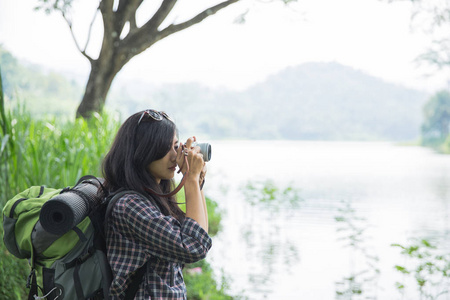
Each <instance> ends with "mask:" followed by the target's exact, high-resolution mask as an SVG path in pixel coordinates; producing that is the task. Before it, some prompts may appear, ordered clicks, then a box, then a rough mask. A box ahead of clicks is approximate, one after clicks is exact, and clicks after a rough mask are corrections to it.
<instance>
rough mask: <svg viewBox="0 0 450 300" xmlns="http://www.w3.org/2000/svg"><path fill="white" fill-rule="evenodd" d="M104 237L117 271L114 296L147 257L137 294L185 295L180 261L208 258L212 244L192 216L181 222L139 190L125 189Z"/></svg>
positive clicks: (146, 296)
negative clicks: (146, 197)
mask: <svg viewBox="0 0 450 300" xmlns="http://www.w3.org/2000/svg"><path fill="white" fill-rule="evenodd" d="M106 242H107V249H108V260H109V263H110V265H111V268H112V270H113V274H114V277H113V282H112V284H111V287H110V299H123V298H124V297H125V291H126V288H127V287H128V285H129V284H130V281H131V278H130V276H131V275H132V274H133V272H134V271H136V270H137V269H138V268H139V267H141V266H143V265H144V264H145V263H146V262H147V261H148V265H147V272H146V273H145V276H144V279H143V283H142V284H141V285H140V286H139V290H138V292H137V294H136V297H135V299H186V286H185V284H184V280H183V275H182V272H181V270H182V265H183V264H185V263H192V262H196V261H198V260H201V259H203V258H205V256H206V253H207V252H208V250H209V249H210V248H211V245H212V241H211V238H210V237H209V236H208V234H207V233H206V231H205V230H204V229H203V228H201V227H200V225H199V224H198V223H197V222H195V221H194V220H193V219H190V218H185V220H184V221H183V223H182V224H180V222H179V221H178V220H176V219H175V218H173V217H172V216H165V215H163V214H162V213H161V212H160V210H159V209H158V208H157V207H156V206H155V205H154V204H153V202H151V201H149V200H148V199H144V198H142V196H140V195H137V194H126V195H124V196H122V197H121V198H120V199H119V200H118V201H117V203H116V205H115V206H114V208H113V210H112V214H111V216H110V218H109V221H108V229H107V237H106Z"/></svg>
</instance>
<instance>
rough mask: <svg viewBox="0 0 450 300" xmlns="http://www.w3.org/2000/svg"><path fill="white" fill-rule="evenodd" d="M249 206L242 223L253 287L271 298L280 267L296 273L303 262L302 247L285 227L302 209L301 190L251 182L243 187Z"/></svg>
mask: <svg viewBox="0 0 450 300" xmlns="http://www.w3.org/2000/svg"><path fill="white" fill-rule="evenodd" d="M241 191H242V194H243V195H244V199H245V201H246V203H248V204H249V207H248V209H247V218H246V222H244V223H243V224H241V230H240V232H241V237H242V238H243V240H244V241H245V244H246V247H245V251H246V253H245V257H246V259H247V261H249V262H250V263H251V264H252V265H253V266H259V267H256V268H252V270H250V271H249V272H248V282H249V283H250V285H251V287H250V289H251V290H253V291H254V292H257V293H258V294H260V295H265V297H267V296H268V295H270V294H271V293H272V291H273V287H272V284H271V283H272V282H273V276H274V274H275V273H276V272H275V271H276V269H278V268H280V266H282V268H283V272H286V273H288V274H292V273H293V270H292V269H291V267H292V266H295V265H296V263H297V262H299V261H300V256H299V249H298V248H297V245H296V244H295V242H294V241H292V239H293V238H294V237H292V236H289V235H287V234H285V232H284V231H283V228H284V227H285V226H286V225H287V222H288V221H287V220H290V218H291V217H292V214H293V211H294V210H296V209H299V208H300V202H301V201H302V199H301V197H300V192H299V190H297V189H295V188H293V187H292V186H286V187H281V186H280V185H277V184H275V182H274V181H272V180H266V181H248V182H247V183H246V184H245V185H244V186H242V187H241Z"/></svg>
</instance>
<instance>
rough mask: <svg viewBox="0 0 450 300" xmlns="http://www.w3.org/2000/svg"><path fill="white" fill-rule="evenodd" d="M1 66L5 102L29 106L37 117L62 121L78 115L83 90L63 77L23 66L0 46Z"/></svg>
mask: <svg viewBox="0 0 450 300" xmlns="http://www.w3.org/2000/svg"><path fill="white" fill-rule="evenodd" d="M0 65H1V66H2V74H3V78H4V96H5V98H6V99H5V103H8V102H12V103H11V105H12V106H15V107H17V106H18V102H19V101H21V102H23V103H25V104H26V107H27V109H28V110H29V111H32V112H33V118H36V117H39V118H43V117H45V116H47V115H53V116H58V117H59V118H61V117H65V118H67V117H68V116H72V115H74V112H75V110H76V107H77V105H78V102H79V101H80V99H81V95H82V88H81V86H79V84H78V83H76V82H75V81H74V80H69V79H67V78H65V77H64V76H62V75H61V74H58V73H55V72H52V71H45V70H44V69H42V68H40V67H37V66H34V65H26V64H23V63H20V62H19V61H18V60H17V59H16V58H15V57H14V56H13V55H12V54H11V53H10V52H8V51H7V50H6V49H4V48H3V47H1V46H0Z"/></svg>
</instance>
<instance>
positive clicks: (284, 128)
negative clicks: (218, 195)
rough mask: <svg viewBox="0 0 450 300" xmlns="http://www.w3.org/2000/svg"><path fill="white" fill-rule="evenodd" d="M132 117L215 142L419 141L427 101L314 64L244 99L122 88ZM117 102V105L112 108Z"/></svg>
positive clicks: (197, 89) (178, 88)
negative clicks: (158, 120)
mask: <svg viewBox="0 0 450 300" xmlns="http://www.w3.org/2000/svg"><path fill="white" fill-rule="evenodd" d="M116 91H121V93H122V94H123V93H124V92H126V95H121V96H119V94H117V93H114V95H115V96H116V97H117V96H119V99H121V101H123V99H135V100H132V104H131V106H129V107H128V109H130V111H129V112H130V113H131V112H133V111H137V110H139V109H143V108H145V107H158V108H161V109H166V110H167V111H169V112H171V113H172V114H174V115H175V116H176V117H177V119H178V120H179V122H178V123H179V125H180V128H181V129H184V130H186V131H188V132H189V134H190V133H193V134H202V135H207V136H210V137H213V138H251V139H308V140H412V139H415V138H417V137H418V136H419V134H420V131H419V129H420V125H421V122H422V106H423V104H424V103H425V102H426V100H427V98H428V95H427V94H425V93H423V92H420V91H416V90H412V89H408V88H405V87H402V86H398V85H394V84H391V83H387V82H384V81H382V80H380V79H378V78H375V77H373V76H369V75H367V74H365V73H363V72H360V71H357V70H354V69H352V68H350V67H346V66H343V65H340V64H337V63H307V64H303V65H299V66H296V67H291V68H288V69H285V70H284V71H282V72H280V73H278V74H275V75H273V76H270V77H269V78H267V80H266V81H265V82H263V83H260V84H257V85H255V86H253V87H251V88H249V89H248V90H246V91H244V92H232V91H228V90H212V89H209V88H206V87H203V86H201V85H198V84H195V83H185V84H172V85H165V86H162V87H159V88H155V87H152V88H148V89H147V88H146V85H144V84H142V83H135V84H130V83H128V84H127V85H123V86H120V87H119V88H118V89H116ZM112 102H114V101H112Z"/></svg>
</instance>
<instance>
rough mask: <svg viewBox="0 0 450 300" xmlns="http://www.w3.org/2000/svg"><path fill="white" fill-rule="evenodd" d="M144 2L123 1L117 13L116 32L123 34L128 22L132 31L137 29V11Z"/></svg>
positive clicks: (136, 0)
mask: <svg viewBox="0 0 450 300" xmlns="http://www.w3.org/2000/svg"><path fill="white" fill-rule="evenodd" d="M143 1H144V0H121V1H120V2H119V6H118V8H117V11H116V13H115V14H116V20H117V21H116V31H117V32H119V33H122V31H123V29H124V26H125V24H126V23H127V22H129V23H130V31H132V30H134V29H136V11H137V10H138V8H139V6H141V4H142V2H143Z"/></svg>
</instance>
